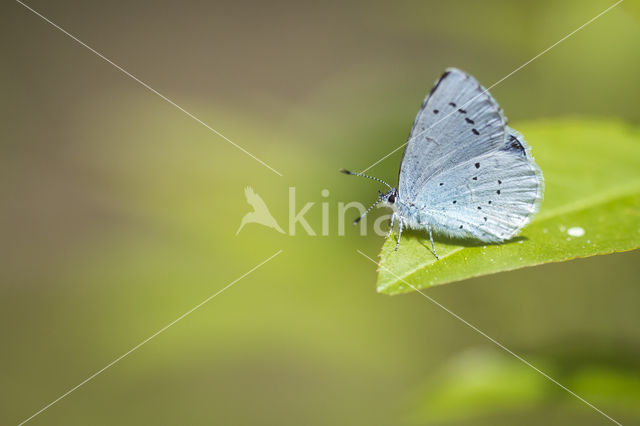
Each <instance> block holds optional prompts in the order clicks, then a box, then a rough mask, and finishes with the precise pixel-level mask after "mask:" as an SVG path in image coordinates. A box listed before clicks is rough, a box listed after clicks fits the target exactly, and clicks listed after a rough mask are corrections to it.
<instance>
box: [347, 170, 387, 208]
mask: <svg viewBox="0 0 640 426" xmlns="http://www.w3.org/2000/svg"><path fill="white" fill-rule="evenodd" d="M340 172H342V173H344V174H345V175H353V176H361V177H366V178H369V179H373V180H376V181H378V182H380V183H384V184H385V185H387V188H389V189H393V188H392V187H391V185H389V184H388V183H387V182H385V181H383V180H382V179H379V178H377V177H373V176H369V175H365V174H362V173H358V172H351V171H349V170H346V169H340ZM378 201H380V200H378ZM377 203H378V202H376V204H377ZM374 206H375V204H374ZM372 207H373V206H371V207H369V210H371V208H372ZM369 210H367V212H369ZM365 214H366V213H365ZM362 216H364V215H362ZM362 216H361V217H362ZM358 219H359V218H358Z"/></svg>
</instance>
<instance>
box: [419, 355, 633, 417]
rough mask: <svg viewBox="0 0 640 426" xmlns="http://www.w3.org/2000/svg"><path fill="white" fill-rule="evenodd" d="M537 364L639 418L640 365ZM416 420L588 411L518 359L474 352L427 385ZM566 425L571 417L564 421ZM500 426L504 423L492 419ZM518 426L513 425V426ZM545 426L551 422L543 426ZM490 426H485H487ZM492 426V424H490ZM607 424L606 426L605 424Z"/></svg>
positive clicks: (542, 360) (590, 397)
mask: <svg viewBox="0 0 640 426" xmlns="http://www.w3.org/2000/svg"><path fill="white" fill-rule="evenodd" d="M526 358H528V359H532V361H533V364H534V365H536V366H538V367H540V368H541V369H542V370H543V371H545V372H547V373H550V374H551V376H554V377H561V382H562V383H563V384H564V385H566V386H567V387H568V388H569V389H571V390H572V391H574V392H576V394H578V395H580V396H582V397H584V398H585V399H586V400H587V401H590V402H592V403H594V404H595V405H596V406H598V407H606V411H607V412H610V410H614V412H613V413H611V414H612V415H614V417H615V416H617V415H618V414H621V413H629V414H631V415H637V413H638V412H640V408H639V407H638V404H637V401H638V398H639V397H640V375H639V374H638V370H637V365H626V366H625V365H616V366H612V365H611V364H614V363H611V362H608V363H602V362H588V361H585V360H584V359H580V358H579V359H572V360H569V361H572V363H571V365H570V366H566V365H564V366H563V365H562V363H561V362H558V360H555V359H549V358H548V357H534V358H530V357H529V356H526ZM410 407H411V408H410V418H411V420H412V422H413V423H416V424H443V423H451V422H460V423H464V424H474V423H478V422H477V420H478V419H480V418H485V419H487V417H488V416H505V415H509V414H513V413H520V414H521V415H522V414H524V415H526V413H527V412H531V411H530V410H532V409H536V408H537V409H538V410H544V412H550V411H551V412H553V411H555V409H561V408H563V407H564V408H565V409H575V410H579V411H583V410H585V407H584V406H583V405H581V404H576V400H575V398H574V397H573V396H572V395H570V394H569V393H567V392H565V391H564V390H563V389H561V388H560V387H559V386H557V385H556V384H555V383H552V382H551V381H550V380H548V379H547V378H545V377H544V376H542V375H541V374H538V373H537V372H535V371H534V370H532V369H531V368H530V367H528V366H526V365H525V364H523V363H522V362H520V361H519V360H517V359H515V358H514V357H512V356H510V355H509V354H506V353H504V352H500V351H499V350H497V349H487V348H484V347H478V348H472V349H470V350H467V351H465V352H463V353H461V354H459V355H456V356H454V357H452V358H450V359H448V360H447V361H446V362H445V364H444V365H442V366H441V367H440V368H438V369H437V370H436V371H435V373H434V374H433V375H432V376H430V377H429V378H427V380H425V383H424V384H423V385H422V386H421V387H420V389H418V391H417V392H416V394H415V395H414V396H412V398H411V400H410ZM561 418H562V419H563V422H562V423H563V424H565V423H566V415H565V416H562V417H561ZM492 420H493V422H492V423H494V424H497V423H501V424H502V423H503V422H498V421H497V420H498V418H496V417H493V418H492ZM511 423H513V422H511ZM539 423H545V422H539ZM483 424H484V423H483ZM489 424H491V423H489ZM603 424H604V423H603Z"/></svg>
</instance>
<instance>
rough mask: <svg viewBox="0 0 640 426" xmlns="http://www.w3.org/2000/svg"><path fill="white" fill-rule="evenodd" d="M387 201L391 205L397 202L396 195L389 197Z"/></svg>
mask: <svg viewBox="0 0 640 426" xmlns="http://www.w3.org/2000/svg"><path fill="white" fill-rule="evenodd" d="M387 201H388V202H389V203H391V204H393V203H395V202H396V194H391V195H389V198H387Z"/></svg>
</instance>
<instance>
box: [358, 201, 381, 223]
mask: <svg viewBox="0 0 640 426" xmlns="http://www.w3.org/2000/svg"><path fill="white" fill-rule="evenodd" d="M380 200H382V197H381V196H380V197H378V199H377V200H376V202H375V203H373V204H372V205H371V206H369V208H368V209H367V210H366V211H365V212H364V213H362V214H361V215H360V216H358V218H357V219H356V220H354V221H353V224H354V225H357V224H358V222H360V220H361V219H362V218H363V217H365V216H366V215H367V213H369V212H370V211H371V210H373V208H374V207H375V206H377V205H378V203H379V202H380Z"/></svg>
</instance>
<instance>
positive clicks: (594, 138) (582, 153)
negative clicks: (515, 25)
mask: <svg viewBox="0 0 640 426" xmlns="http://www.w3.org/2000/svg"><path fill="white" fill-rule="evenodd" d="M515 128H516V129H518V130H519V131H521V133H522V134H523V135H524V136H525V138H526V140H527V141H528V142H529V144H530V145H531V147H532V150H533V155H534V156H535V159H536V162H537V163H538V165H539V166H540V168H541V169H542V172H543V173H544V177H545V186H546V189H545V194H544V200H543V202H542V206H541V208H540V212H539V213H538V215H537V216H536V217H535V218H534V220H533V221H532V222H531V223H530V224H529V225H528V226H527V227H525V228H524V229H523V230H522V231H521V233H520V235H519V236H518V237H516V238H514V239H513V240H511V241H508V242H506V243H503V244H496V245H477V244H474V243H473V242H469V243H468V244H466V245H463V246H461V245H459V243H455V242H452V241H447V240H440V241H437V242H436V251H437V252H438V255H439V256H440V260H436V259H435V258H434V256H433V254H432V253H431V246H430V243H429V239H428V236H427V235H425V234H424V233H422V232H414V231H410V232H407V233H403V234H402V241H401V242H400V249H399V250H398V251H395V250H394V249H395V242H394V241H393V238H390V239H389V240H387V241H386V242H385V244H384V246H383V247H382V252H381V253H380V266H379V274H378V283H377V289H378V291H379V292H380V293H386V294H397V293H405V292H409V291H412V290H413V289H414V288H412V287H415V288H417V289H422V288H427V287H430V286H433V285H438V284H445V283H450V282H453V281H458V280H463V279H466V278H471V277H476V276H480V275H486V274H492V273H496V272H501V271H508V270H513V269H518V268H522V267H525V266H533V265H540V264H543V263H548V262H562V261H565V260H569V259H575V258H578V257H587V256H594V255H598V254H607V253H613V252H620V251H627V250H633V249H636V248H638V247H639V246H640V130H639V129H638V128H635V127H631V126H628V125H625V124H623V123H619V122H605V121H581V120H577V119H575V120H563V121H546V122H536V123H529V124H527V125H522V126H515ZM582 231H584V234H582ZM581 234H582V235H581ZM407 283H409V284H410V285H408V284H407Z"/></svg>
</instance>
